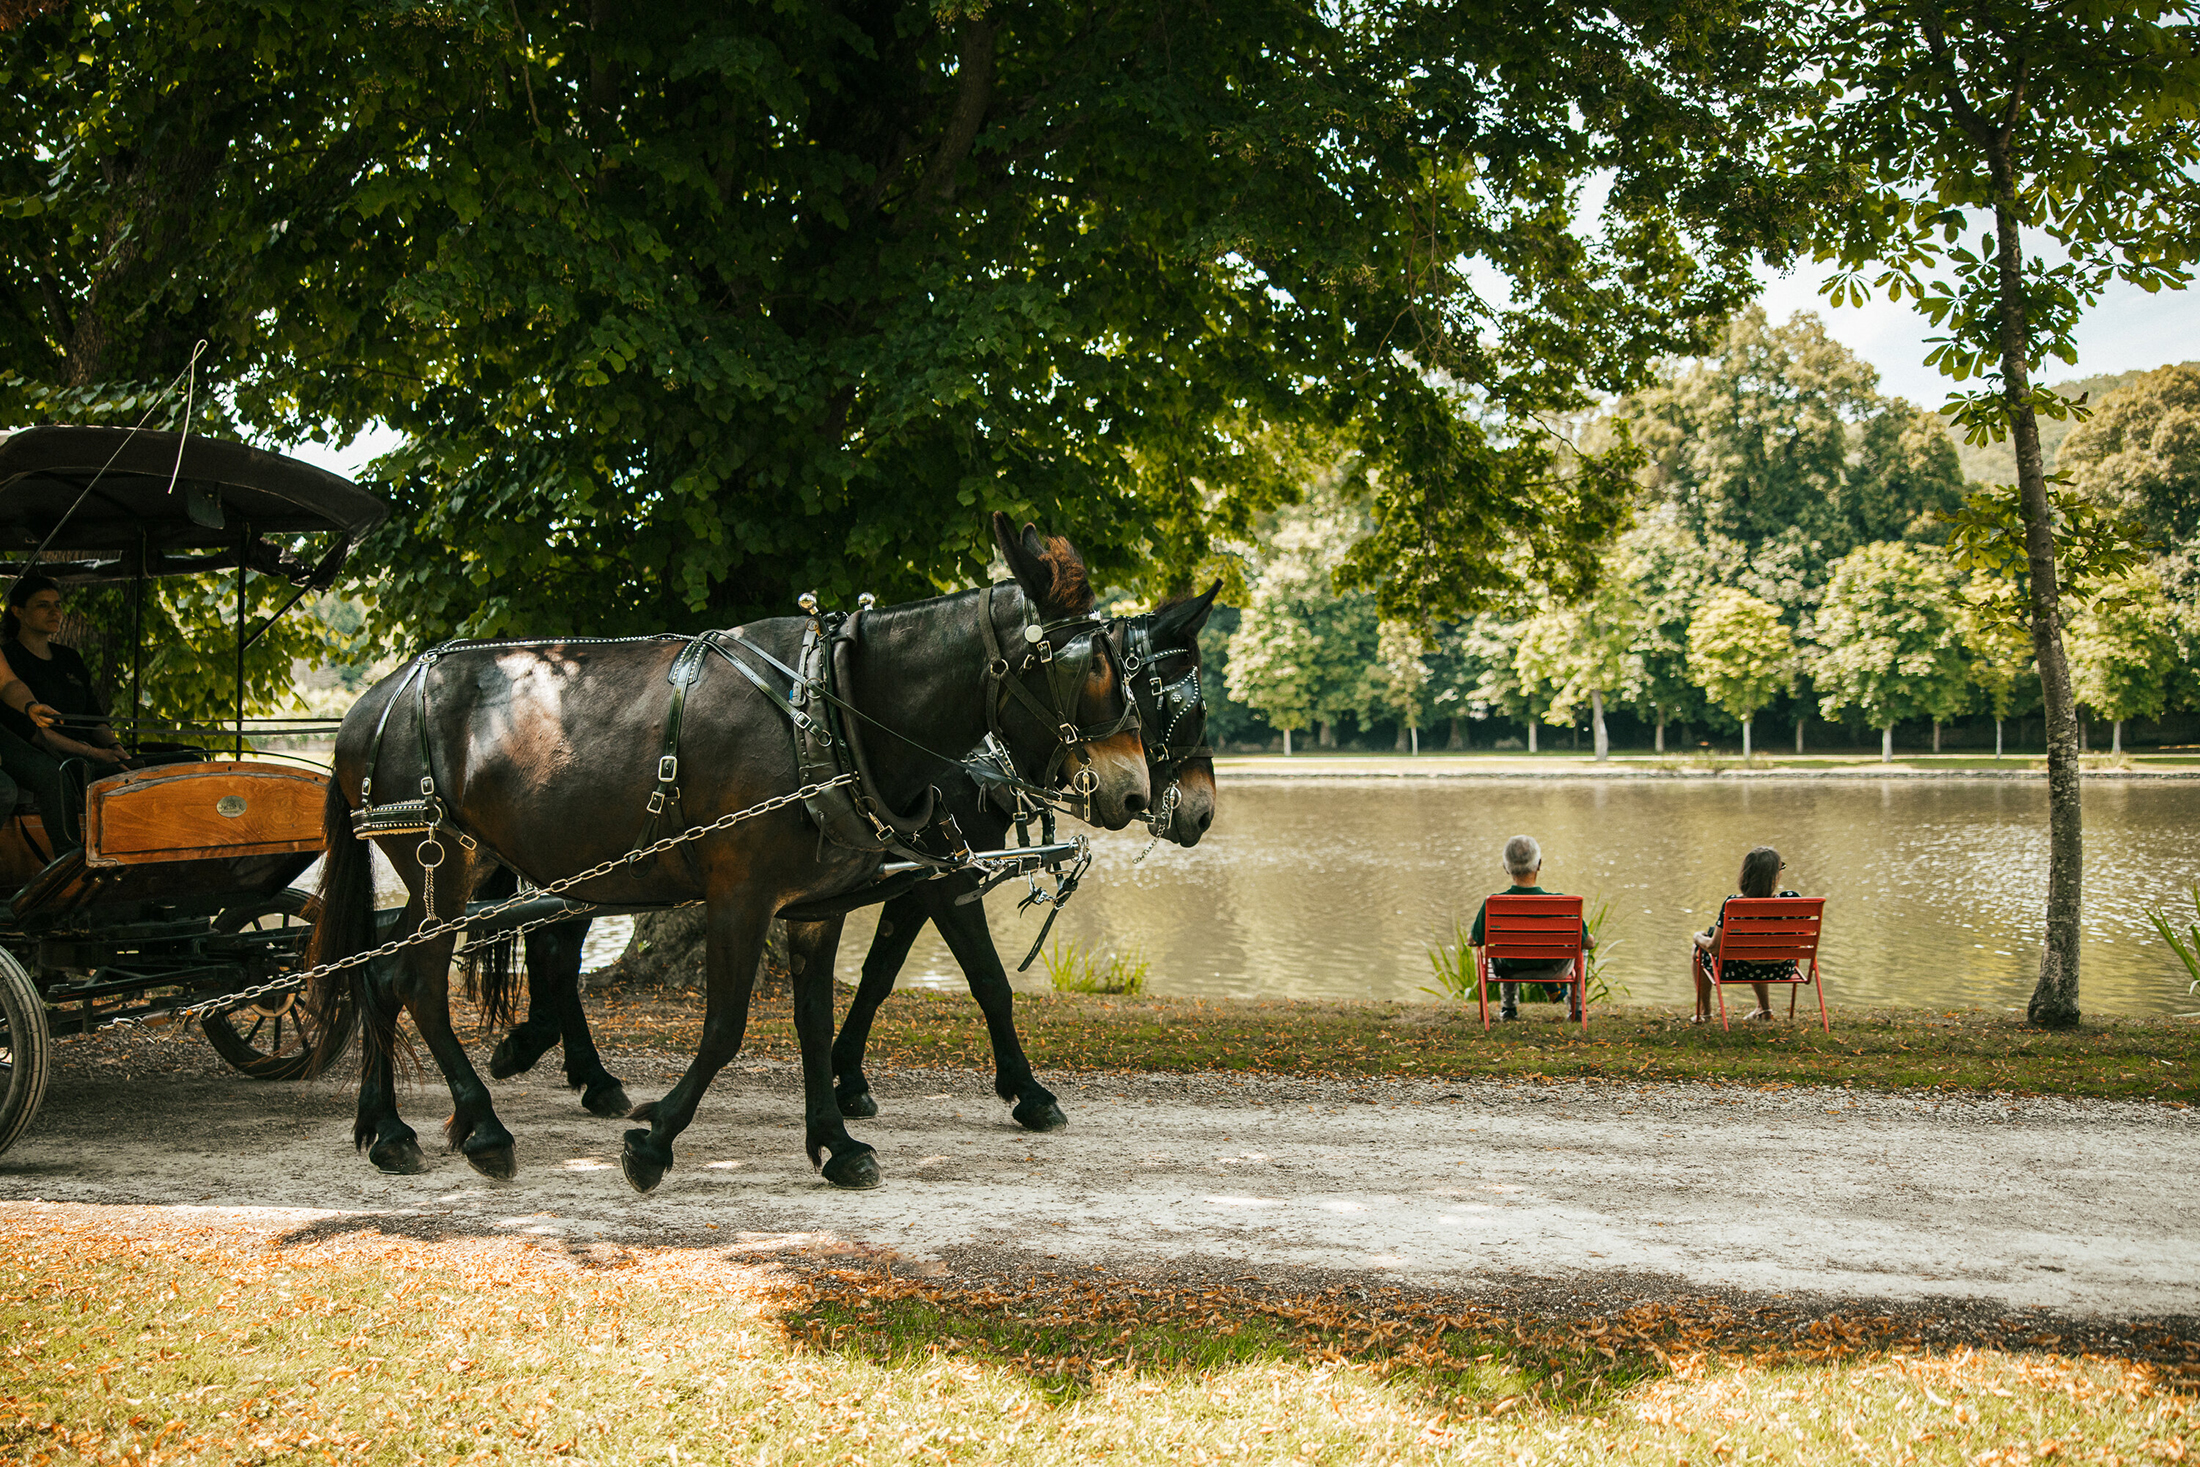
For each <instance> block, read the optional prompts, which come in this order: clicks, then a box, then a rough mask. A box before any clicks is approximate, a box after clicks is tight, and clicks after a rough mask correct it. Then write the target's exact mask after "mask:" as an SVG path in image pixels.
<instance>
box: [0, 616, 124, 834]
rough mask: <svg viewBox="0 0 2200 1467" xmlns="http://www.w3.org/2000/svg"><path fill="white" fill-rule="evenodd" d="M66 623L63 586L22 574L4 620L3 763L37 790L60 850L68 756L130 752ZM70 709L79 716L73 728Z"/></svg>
mask: <svg viewBox="0 0 2200 1467" xmlns="http://www.w3.org/2000/svg"><path fill="white" fill-rule="evenodd" d="M60 630H61V588H60V587H59V586H58V585H56V584H55V583H54V582H53V581H51V580H49V579H48V578H47V577H45V576H41V575H27V576H25V577H23V578H22V579H21V580H20V581H17V582H16V583H15V586H14V589H12V590H11V591H10V592H9V593H8V612H7V616H6V618H5V621H4V623H0V769H5V770H6V771H7V773H8V776H9V778H11V779H12V780H14V781H15V782H16V783H17V784H18V785H21V786H22V787H23V788H25V789H27V790H29V791H30V792H31V793H32V794H33V795H35V796H37V798H38V807H39V812H40V813H41V814H43V815H44V816H45V817H46V830H47V838H48V840H50V841H52V842H54V854H55V855H59V854H61V851H62V850H63V849H65V848H66V847H67V846H68V845H70V844H72V842H70V841H69V839H68V836H67V826H66V822H64V821H63V819H62V818H61V812H62V811H64V810H66V809H67V808H68V806H69V799H68V795H67V793H66V790H65V789H64V786H63V784H62V779H61V762H60V761H61V760H62V759H66V758H80V759H88V760H91V761H92V762H93V763H94V764H98V765H107V766H119V765H121V764H122V763H124V762H125V761H126V759H127V758H128V756H127V755H126V754H124V752H123V750H122V748H121V740H119V739H117V738H116V737H115V735H114V731H113V730H112V729H110V728H108V727H107V725H106V723H105V722H104V719H105V716H106V710H105V709H104V708H102V707H100V705H99V694H98V693H96V692H94V691H93V689H92V681H91V673H90V671H89V670H88V669H87V668H86V667H85V666H84V659H83V658H81V657H79V656H77V654H76V653H75V651H74V650H73V649H71V648H68V647H62V646H57V645H55V643H54V641H53V636H54V634H55V633H56V632H58V631H60ZM57 705H58V706H57ZM64 717H70V718H71V719H72V726H71V728H70V729H69V731H68V732H67V733H63V732H62V731H61V724H62V720H63V718H64Z"/></svg>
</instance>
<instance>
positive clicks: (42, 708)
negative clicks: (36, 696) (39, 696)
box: [23, 700, 61, 728]
mask: <svg viewBox="0 0 2200 1467" xmlns="http://www.w3.org/2000/svg"><path fill="white" fill-rule="evenodd" d="M23 716H24V717H25V718H28V719H29V720H30V721H31V722H33V723H35V724H37V725H38V726H39V727H40V728H59V727H60V726H61V710H60V709H58V708H55V707H53V706H52V705H51V704H47V703H40V702H37V701H35V700H33V701H32V702H29V703H26V704H24V705H23Z"/></svg>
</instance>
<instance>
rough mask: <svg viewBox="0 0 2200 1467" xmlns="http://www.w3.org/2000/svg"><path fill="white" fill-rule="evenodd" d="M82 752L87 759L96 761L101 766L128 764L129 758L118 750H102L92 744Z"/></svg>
mask: <svg viewBox="0 0 2200 1467" xmlns="http://www.w3.org/2000/svg"><path fill="white" fill-rule="evenodd" d="M84 752H85V756H86V757H87V758H91V759H97V760H98V761H99V762H100V763H102V764H127V763H129V762H130V756H129V755H128V754H126V753H124V752H123V751H122V750H120V749H103V748H101V747H100V746H99V745H97V744H94V745H92V746H91V747H90V748H88V749H86V750H85V751H84Z"/></svg>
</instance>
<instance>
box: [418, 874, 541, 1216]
mask: <svg viewBox="0 0 2200 1467" xmlns="http://www.w3.org/2000/svg"><path fill="white" fill-rule="evenodd" d="M392 856H393V860H392V864H393V865H395V866H396V867H397V870H398V874H399V875H401V876H403V877H404V878H405V884H406V886H407V887H409V888H410V889H411V890H412V891H413V893H414V896H413V899H412V901H411V902H409V903H408V904H407V905H406V908H405V915H406V917H407V918H408V919H410V918H412V917H413V916H414V915H415V914H416V913H424V911H425V907H424V905H423V904H422V901H421V898H420V895H419V893H420V891H421V889H422V880H423V877H424V875H425V873H423V872H422V870H421V869H420V865H419V863H418V862H417V861H415V860H414V859H413V858H412V853H411V852H410V851H403V852H393V853H392ZM465 866H466V861H465V858H463V857H461V856H458V855H457V853H455V852H453V853H452V859H451V860H450V861H449V862H448V863H447V864H446V865H445V866H443V867H442V868H441V869H439V870H438V871H436V872H435V876H436V892H437V895H438V897H443V895H444V893H447V892H448V893H459V892H469V891H471V890H472V889H473V883H472V882H471V881H469V880H468V879H467V876H468V872H467V871H466V869H465ZM447 900H448V901H449V903H450V906H449V907H446V908H445V911H444V915H445V916H448V915H450V911H451V908H454V907H456V905H457V904H458V902H459V901H460V900H461V898H458V897H456V896H453V897H450V898H448V899H447ZM457 945H458V938H457V935H456V934H453V935H451V936H448V937H441V938H437V939H436V940H434V941H432V942H424V943H421V944H419V945H418V946H416V947H410V948H407V949H405V950H404V952H403V953H401V954H400V955H399V963H400V967H399V974H398V980H397V981H398V991H399V995H400V997H402V998H403V999H404V1002H405V1009H406V1011H407V1012H408V1013H410V1014H411V1015H412V1020H413V1027H414V1028H416V1029H418V1030H419V1031H420V1037H421V1039H422V1041H424V1042H425V1043H426V1044H427V1046H428V1052H429V1053H430V1054H432V1055H434V1056H435V1063H436V1068H437V1069H439V1070H441V1071H442V1072H443V1079H444V1081H445V1083H447V1084H448V1085H449V1086H450V1087H451V1118H450V1119H449V1120H448V1121H446V1122H444V1124H443V1135H444V1139H445V1140H446V1141H447V1142H448V1143H449V1144H450V1147H451V1149H452V1150H454V1151H457V1152H460V1153H462V1154H463V1155H464V1156H465V1158H466V1160H467V1162H468V1163H469V1164H471V1165H472V1167H473V1169H474V1170H475V1171H477V1172H480V1173H481V1174H482V1175H483V1176H486V1177H495V1178H498V1179H499V1180H502V1179H504V1178H508V1177H510V1176H511V1175H512V1171H513V1162H512V1133H511V1132H509V1131H507V1130H505V1129H504V1123H503V1122H502V1121H500V1120H498V1119H497V1114H496V1107H495V1106H494V1105H493V1104H492V1103H491V1102H490V1099H489V1087H488V1086H487V1085H486V1084H484V1083H483V1081H482V1078H481V1076H480V1074H479V1073H477V1072H476V1071H475V1069H474V1066H473V1062H472V1061H471V1060H469V1059H467V1058H466V1047H465V1046H464V1045H462V1044H460V1043H459V1041H458V1035H457V1033H456V1032H455V1031H453V1029H452V1028H451V953H452V950H453V949H454V948H456V947H457ZM482 1000H483V1003H484V1005H485V1006H486V1007H490V1008H495V1007H497V1006H498V1005H499V997H498V995H496V994H494V993H491V992H488V991H486V990H485V991H484V992H483V994H482Z"/></svg>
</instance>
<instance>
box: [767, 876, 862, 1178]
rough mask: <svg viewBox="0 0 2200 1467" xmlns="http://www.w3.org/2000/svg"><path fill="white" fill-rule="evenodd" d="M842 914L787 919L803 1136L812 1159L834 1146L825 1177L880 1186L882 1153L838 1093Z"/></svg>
mask: <svg viewBox="0 0 2200 1467" xmlns="http://www.w3.org/2000/svg"><path fill="white" fill-rule="evenodd" d="M840 923H841V919H840V918H838V917H834V918H832V919H830V920H829V921H824V922H790V923H788V924H787V966H788V968H789V969H790V970H791V977H792V981H793V983H794V1032H795V1036H796V1037H797V1038H798V1039H800V1040H801V1041H802V1119H803V1132H804V1135H803V1142H804V1146H805V1149H806V1150H808V1152H809V1153H810V1165H812V1166H816V1165H817V1164H818V1153H819V1152H820V1151H826V1152H830V1153H831V1154H832V1159H831V1160H830V1161H828V1162H826V1163H825V1167H824V1170H825V1180H826V1181H828V1182H831V1183H832V1184H833V1185H834V1186H836V1187H849V1188H861V1187H876V1186H877V1185H878V1184H879V1180H880V1178H879V1170H878V1158H877V1157H876V1155H875V1154H874V1153H873V1152H872V1150H871V1148H870V1147H868V1146H866V1145H864V1144H863V1143H862V1142H861V1141H858V1140H856V1139H855V1138H854V1137H853V1136H851V1135H849V1134H848V1127H847V1126H846V1125H845V1124H843V1122H842V1121H841V1117H840V1105H839V1102H838V1101H836V1100H835V1099H834V1097H833V953H834V950H835V949H836V948H838V947H839V946H840Z"/></svg>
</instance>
